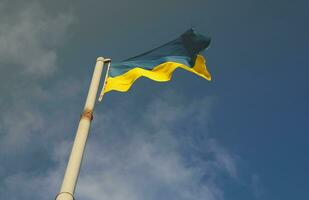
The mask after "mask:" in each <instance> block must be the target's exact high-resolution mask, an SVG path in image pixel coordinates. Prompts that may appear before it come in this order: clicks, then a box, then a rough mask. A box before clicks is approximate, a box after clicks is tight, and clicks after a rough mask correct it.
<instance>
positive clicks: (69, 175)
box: [56, 57, 105, 200]
mask: <svg viewBox="0 0 309 200" xmlns="http://www.w3.org/2000/svg"><path fill="white" fill-rule="evenodd" d="M104 61H105V60H104V58H102V57H98V58H97V62H96V65H95V68H94V72H93V75H92V80H91V83H90V87H89V91H88V96H87V99H86V103H85V106H84V111H83V113H82V114H81V118H80V121H79V125H78V128H77V131H76V136H75V140H74V143H73V147H72V151H71V155H70V158H69V162H68V165H67V168H66V171H65V174H64V178H63V182H62V186H61V189H60V192H59V193H58V194H57V196H56V200H74V196H73V195H74V191H75V186H76V182H77V178H78V175H79V170H80V165H81V162H82V159H83V154H84V149H85V145H86V142H87V137H88V133H89V127H90V123H91V120H92V119H93V108H94V104H95V100H96V96H97V92H98V87H99V84H100V79H101V75H102V70H103V65H104Z"/></svg>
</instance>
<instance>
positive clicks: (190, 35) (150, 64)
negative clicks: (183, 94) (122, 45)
mask: <svg viewBox="0 0 309 200" xmlns="http://www.w3.org/2000/svg"><path fill="white" fill-rule="evenodd" d="M209 44H210V38H209V37H205V36H203V35H201V34H198V33H196V32H195V31H194V30H193V29H189V30H188V31H186V32H185V33H183V34H182V35H181V36H180V37H178V38H176V39H175V40H173V41H170V42H168V43H166V44H164V45H162V46H160V47H157V48H155V49H152V50H150V51H148V52H146V53H143V54H140V55H138V56H135V57H132V58H129V59H126V60H124V61H122V62H119V63H112V64H111V66H110V70H109V74H108V77H107V79H106V84H105V88H104V93H106V92H109V91H111V90H116V91H120V92H126V91H128V90H129V89H130V87H131V86H132V85H133V83H134V81H136V80H137V79H138V78H139V77H141V76H144V77H147V78H150V79H152V80H154V81H159V82H163V81H169V80H170V79H171V77H172V74H173V72H174V70H175V69H176V68H182V69H185V70H187V71H189V72H192V73H194V74H196V75H198V76H200V77H202V78H204V79H207V80H209V81H210V80H211V75H210V73H209V72H208V70H207V68H206V64H205V59H204V57H203V56H202V55H201V54H200V53H201V51H203V50H204V49H206V48H207V47H209Z"/></svg>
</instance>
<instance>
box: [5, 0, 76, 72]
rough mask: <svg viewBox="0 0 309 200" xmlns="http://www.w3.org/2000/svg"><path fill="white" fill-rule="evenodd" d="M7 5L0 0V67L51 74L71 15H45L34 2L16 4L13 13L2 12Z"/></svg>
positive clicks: (42, 8)
mask: <svg viewBox="0 0 309 200" xmlns="http://www.w3.org/2000/svg"><path fill="white" fill-rule="evenodd" d="M7 7H8V5H7V4H4V3H2V5H1V8H2V9H1V11H2V12H1V13H2V14H0V18H1V20H0V24H1V29H0V60H1V64H0V67H1V68H4V67H7V66H8V65H10V66H14V67H15V68H16V69H15V71H16V70H18V71H21V72H22V73H26V74H29V75H32V76H33V75H34V76H42V75H43V76H45V75H50V74H51V73H53V72H54V71H55V69H56V66H57V50H56V47H57V46H59V45H60V44H61V42H62V41H63V39H64V35H65V34H66V32H67V29H68V27H69V26H70V24H72V21H73V15H72V14H70V13H63V14H62V13H60V14H57V15H56V16H52V15H48V14H47V12H46V9H45V8H44V7H42V6H41V5H40V4H39V3H36V2H32V3H29V4H25V5H24V6H23V7H21V8H20V7H16V9H15V10H13V12H12V13H11V12H8V11H7V12H5V11H6V9H7ZM8 10H9V9H8ZM9 11H11V10H9ZM1 71H3V69H1Z"/></svg>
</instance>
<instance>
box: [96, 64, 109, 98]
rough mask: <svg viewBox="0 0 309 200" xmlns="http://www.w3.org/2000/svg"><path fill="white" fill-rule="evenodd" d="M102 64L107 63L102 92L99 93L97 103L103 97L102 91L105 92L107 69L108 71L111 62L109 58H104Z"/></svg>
mask: <svg viewBox="0 0 309 200" xmlns="http://www.w3.org/2000/svg"><path fill="white" fill-rule="evenodd" d="M104 62H105V63H107V70H106V74H105V78H104V83H103V87H102V91H101V93H100V96H99V102H101V101H102V99H103V96H104V90H105V87H106V82H107V78H108V74H109V69H110V66H111V62H112V60H111V59H110V58H106V59H104Z"/></svg>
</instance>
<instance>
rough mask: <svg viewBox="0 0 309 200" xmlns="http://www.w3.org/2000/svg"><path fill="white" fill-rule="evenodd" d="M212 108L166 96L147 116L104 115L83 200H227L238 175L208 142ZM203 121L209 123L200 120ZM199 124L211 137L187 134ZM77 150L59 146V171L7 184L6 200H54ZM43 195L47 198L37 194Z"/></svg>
mask: <svg viewBox="0 0 309 200" xmlns="http://www.w3.org/2000/svg"><path fill="white" fill-rule="evenodd" d="M175 98H176V99H178V102H177V101H175V100H174V99H175ZM179 99H182V100H179ZM126 103H128V104H129V105H130V104H132V102H126ZM212 104H213V98H204V99H201V100H198V101H194V102H190V101H188V100H186V99H185V98H183V97H181V96H180V95H177V94H175V93H174V94H168V93H165V94H163V96H161V97H160V98H155V99H153V100H152V101H151V102H149V104H148V105H144V109H143V110H144V112H143V113H141V114H142V115H140V116H136V117H129V116H130V114H129V113H128V112H129V111H130V108H128V109H127V110H125V109H122V108H120V109H117V108H112V110H108V109H107V110H106V111H105V112H104V113H97V114H96V116H95V121H94V124H93V127H92V130H91V134H94V135H92V136H91V137H90V139H89V143H88V144H87V148H86V152H85V158H84V162H83V165H82V170H81V176H80V179H79V182H78V185H77V191H76V198H77V199H79V198H80V199H86V200H92V199H110V200H120V199H121V200H122V199H127V200H131V199H132V200H133V199H134V200H139V199H143V200H145V199H148V200H152V199H171V200H173V199H177V200H195V199H207V200H223V199H224V190H223V188H221V187H220V184H219V182H220V178H221V177H222V176H224V177H226V175H228V176H229V177H231V178H233V177H235V176H236V174H237V169H236V163H235V160H234V159H233V155H232V154H230V153H229V152H228V151H227V150H226V149H225V148H224V147H223V146H222V145H220V144H219V142H217V141H216V140H215V139H212V138H210V137H209V133H208V130H207V128H206V127H207V124H208V123H209V122H208V120H207V118H211V117H210V113H211V106H206V105H212ZM201 107H204V108H205V109H200V108H201ZM140 112H142V111H140ZM180 113H181V114H180ZM120 116H121V117H120ZM159 116H162V117H161V118H160V117H159ZM200 116H208V117H207V118H204V119H205V120H201V119H198V118H199V117H200ZM151 118H152V120H150V119H151ZM132 120H133V121H134V120H137V121H135V123H132ZM117 121H121V123H117ZM183 121H186V122H188V123H187V124H185V123H181V122H183ZM163 122H166V123H163ZM194 123H195V125H196V126H200V127H204V128H205V129H201V130H205V131H199V132H198V131H197V130H195V129H192V130H194V131H195V132H189V131H187V130H190V127H188V126H191V125H192V124H194ZM43 126H45V125H43ZM51 128H52V129H54V127H51ZM184 130H186V131H184ZM71 142H72V141H64V142H61V143H58V144H57V145H53V146H52V153H51V154H49V159H51V160H52V163H54V164H53V165H51V167H50V166H49V167H48V168H46V169H45V170H44V171H42V172H36V171H34V170H31V171H29V172H27V171H21V172H16V173H13V174H10V175H9V176H6V177H5V178H4V179H3V183H2V190H1V189H0V193H1V195H2V196H0V197H1V198H2V197H3V198H10V199H13V200H14V199H19V198H21V197H23V199H42V198H52V197H53V196H54V195H55V194H56V193H57V192H58V189H59V187H60V183H61V179H62V175H63V172H64V169H65V165H66V161H67V156H68V153H69V151H70V148H71ZM16 188H21V189H20V190H19V193H14V192H13V191H14V190H15V189H16ZM38 188H40V194H37V193H36V191H37V189H38Z"/></svg>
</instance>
